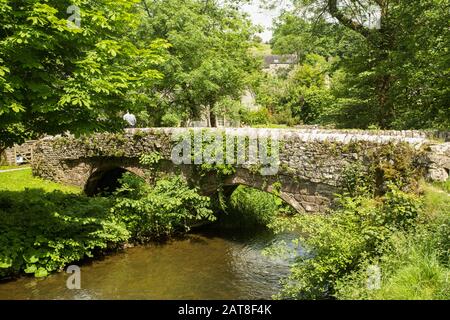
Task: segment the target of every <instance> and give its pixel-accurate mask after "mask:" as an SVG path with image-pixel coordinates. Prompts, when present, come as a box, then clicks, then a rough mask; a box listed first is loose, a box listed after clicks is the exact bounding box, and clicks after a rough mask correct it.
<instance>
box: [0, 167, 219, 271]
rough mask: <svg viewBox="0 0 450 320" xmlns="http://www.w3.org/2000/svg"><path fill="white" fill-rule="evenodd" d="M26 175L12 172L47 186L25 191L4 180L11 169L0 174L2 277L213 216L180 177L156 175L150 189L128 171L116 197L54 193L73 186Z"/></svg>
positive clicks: (159, 235) (52, 266)
mask: <svg viewBox="0 0 450 320" xmlns="http://www.w3.org/2000/svg"><path fill="white" fill-rule="evenodd" d="M25 173H26V175H23V171H19V172H14V173H11V174H13V175H15V178H16V179H17V178H18V177H22V179H23V183H24V184H29V185H32V186H33V187H39V186H44V187H45V188H46V190H48V191H46V190H43V189H32V190H31V189H25V190H24V189H23V188H22V187H21V186H14V183H13V182H11V180H3V177H5V175H9V173H5V174H1V178H2V180H0V181H1V182H4V181H5V182H8V184H4V185H0V190H1V191H0V278H4V277H7V276H16V275H18V274H21V273H30V274H34V275H35V276H36V277H44V276H47V275H48V274H49V273H50V272H52V271H57V270H60V269H61V268H63V267H64V266H66V265H68V264H70V263H73V262H78V261H80V260H83V259H85V258H92V257H94V256H96V255H98V254H99V253H100V252H101V251H105V250H111V249H113V248H118V247H120V246H122V245H123V244H124V243H126V242H131V241H136V242H143V241H147V240H161V239H166V238H168V237H170V236H172V235H174V234H176V233H183V232H186V231H187V230H189V226H190V225H192V224H194V223H196V222H199V221H203V220H209V221H214V220H215V217H214V215H213V212H212V211H211V210H210V209H209V205H210V203H209V198H207V197H202V196H200V195H199V194H198V193H197V191H196V190H195V189H190V188H189V187H188V186H187V183H186V182H185V181H184V180H183V179H182V178H180V177H177V176H176V177H172V178H167V179H161V180H158V181H157V182H156V185H155V186H153V187H151V186H149V185H148V184H147V183H146V182H145V181H144V180H142V179H140V178H137V177H135V176H133V175H131V174H127V175H125V176H124V177H123V180H122V186H121V188H120V189H119V190H117V191H116V193H115V194H114V196H113V197H110V198H101V197H96V198H88V197H86V196H83V195H80V194H73V193H72V194H68V193H63V192H62V191H59V190H57V191H54V190H55V189H61V190H63V191H65V192H71V191H72V192H75V191H77V190H78V189H75V188H68V187H63V186H59V185H57V184H54V183H53V184H50V183H48V182H43V181H41V180H39V179H34V178H32V177H31V175H30V172H29V171H25ZM27 182H28V183H27ZM6 190H8V191H6ZM9 190H14V191H9ZM49 191H51V192H49Z"/></svg>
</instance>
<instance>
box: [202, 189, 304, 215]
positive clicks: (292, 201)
mask: <svg viewBox="0 0 450 320" xmlns="http://www.w3.org/2000/svg"><path fill="white" fill-rule="evenodd" d="M243 189H246V190H247V191H248V190H253V191H256V192H258V193H261V194H266V195H267V196H270V197H273V198H276V199H279V200H280V201H282V203H284V204H285V205H286V206H288V207H290V208H291V209H292V210H293V212H304V211H305V210H304V208H303V207H301V206H300V204H298V203H297V202H296V201H295V199H291V198H290V197H287V196H286V195H285V194H284V193H283V192H281V193H280V192H273V190H271V189H269V188H261V187H260V186H258V185H256V186H255V185H252V184H249V183H234V184H224V185H223V186H222V194H223V196H224V198H225V200H227V201H229V200H231V197H232V196H233V194H234V193H235V192H236V191H242V190H243ZM209 196H211V197H216V198H217V197H218V196H219V191H218V190H216V191H214V193H210V194H209Z"/></svg>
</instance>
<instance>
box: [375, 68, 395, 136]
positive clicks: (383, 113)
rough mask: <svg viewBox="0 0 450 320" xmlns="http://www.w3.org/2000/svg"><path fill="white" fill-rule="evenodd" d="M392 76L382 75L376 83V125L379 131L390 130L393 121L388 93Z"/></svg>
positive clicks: (392, 111)
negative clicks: (379, 128)
mask: <svg viewBox="0 0 450 320" xmlns="http://www.w3.org/2000/svg"><path fill="white" fill-rule="evenodd" d="M391 85H392V76H391V75H389V74H386V75H382V76H380V77H379V79H378V81H377V100H378V101H377V102H378V125H379V126H380V127H381V129H390V128H391V125H392V120H393V119H394V108H393V103H392V101H391V98H390V96H389V91H390V90H391Z"/></svg>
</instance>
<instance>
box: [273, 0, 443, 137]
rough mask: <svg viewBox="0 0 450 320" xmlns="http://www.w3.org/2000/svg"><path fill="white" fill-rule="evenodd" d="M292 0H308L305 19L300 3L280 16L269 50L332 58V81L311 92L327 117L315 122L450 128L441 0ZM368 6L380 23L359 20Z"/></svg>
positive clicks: (302, 57)
mask: <svg viewBox="0 0 450 320" xmlns="http://www.w3.org/2000/svg"><path fill="white" fill-rule="evenodd" d="M269 2H270V1H269ZM293 3H294V4H295V5H296V6H304V5H308V9H307V10H308V11H309V14H308V15H306V17H308V18H305V16H300V15H298V14H296V12H295V10H296V9H298V7H295V9H294V10H293V11H292V12H289V11H288V12H285V13H284V14H283V15H281V17H280V18H279V20H278V22H277V24H276V28H275V31H274V39H273V40H272V48H273V50H274V51H275V52H276V53H282V54H287V53H290V54H291V53H295V54H297V56H298V58H299V62H300V64H304V63H305V59H306V57H307V56H308V55H309V54H318V55H320V56H322V57H323V58H325V59H327V60H328V61H329V62H331V63H332V66H331V69H329V70H328V71H327V74H328V76H329V77H330V80H331V81H330V85H331V87H330V88H325V90H324V91H323V92H322V95H321V94H320V93H319V92H318V94H314V95H313V96H314V98H312V100H313V101H314V102H313V105H320V106H321V107H325V108H326V110H324V111H322V113H321V114H322V115H323V116H325V117H319V118H316V119H314V118H313V121H314V120H315V121H318V123H319V124H328V123H333V124H335V125H336V126H338V127H343V128H367V127H370V126H377V127H379V128H383V129H386V128H388V129H389V128H392V129H406V128H415V129H422V128H437V129H443V130H446V129H448V128H449V126H450V108H449V97H450V95H449V89H448V80H447V79H448V78H449V77H448V72H449V69H448V65H449V55H448V47H449V37H445V36H443V35H444V34H446V33H447V31H448V30H447V28H448V20H449V14H450V11H449V10H448V3H447V2H446V1H445V0H418V1H416V2H414V5H411V2H410V1H407V0H395V1H372V0H367V1H357V0H350V1H346V3H345V4H342V5H337V3H338V2H336V1H329V0H302V1H293ZM373 8H379V9H380V15H381V17H380V21H379V26H378V27H376V28H369V27H368V26H367V25H365V24H362V23H361V21H363V20H364V19H365V17H367V15H368V13H369V12H371V11H373ZM326 16H332V17H334V18H335V19H336V21H337V22H338V23H330V22H329V19H327V18H324V17H326ZM419 44H420V45H419ZM300 96H303V94H302V95H300ZM305 96H308V95H305ZM322 96H323V99H321V97H322ZM309 99H311V97H310V98H309ZM297 103H298V102H297ZM286 108H287V107H286ZM306 113H307V115H308V113H310V111H308V109H306ZM301 114H303V111H301ZM313 115H314V113H313ZM309 119H310V115H308V116H307V121H310V120H309Z"/></svg>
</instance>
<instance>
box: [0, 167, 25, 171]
mask: <svg viewBox="0 0 450 320" xmlns="http://www.w3.org/2000/svg"><path fill="white" fill-rule="evenodd" d="M23 168H28V167H18V166H0V171H1V170H13V169H23Z"/></svg>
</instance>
